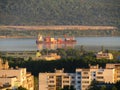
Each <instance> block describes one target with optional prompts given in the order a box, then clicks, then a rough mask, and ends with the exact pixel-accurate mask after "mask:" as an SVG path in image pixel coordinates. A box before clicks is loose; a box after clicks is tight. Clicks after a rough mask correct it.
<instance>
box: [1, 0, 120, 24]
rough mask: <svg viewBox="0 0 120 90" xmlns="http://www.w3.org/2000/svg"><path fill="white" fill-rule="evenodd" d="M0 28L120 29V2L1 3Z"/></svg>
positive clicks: (4, 0)
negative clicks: (119, 27) (12, 26)
mask: <svg viewBox="0 0 120 90" xmlns="http://www.w3.org/2000/svg"><path fill="white" fill-rule="evenodd" d="M0 25H108V26H109V25H110V26H119V25H120V1H119V0H0Z"/></svg>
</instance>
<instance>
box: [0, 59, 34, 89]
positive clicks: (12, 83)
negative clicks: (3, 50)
mask: <svg viewBox="0 0 120 90" xmlns="http://www.w3.org/2000/svg"><path fill="white" fill-rule="evenodd" d="M0 67H1V68H0V88H4V87H5V88H6V86H9V87H8V88H10V89H14V88H17V87H19V86H22V87H24V88H26V89H28V90H34V77H33V75H31V73H28V72H27V70H26V68H18V67H16V68H15V69H13V68H9V66H8V62H6V63H5V64H4V63H3V62H2V60H0ZM0 90H4V89H0Z"/></svg>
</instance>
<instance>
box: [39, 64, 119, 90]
mask: <svg viewBox="0 0 120 90" xmlns="http://www.w3.org/2000/svg"><path fill="white" fill-rule="evenodd" d="M93 80H96V81H99V82H104V83H115V82H117V81H119V80H120V64H106V67H105V68H101V67H99V65H95V66H91V65H90V68H87V69H83V68H78V69H76V71H75V73H64V69H62V70H55V73H39V90H59V89H60V88H63V87H65V86H73V87H74V88H75V89H76V90H87V89H88V88H89V86H90V84H91V82H92V81H93Z"/></svg>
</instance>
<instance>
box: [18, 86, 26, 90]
mask: <svg viewBox="0 0 120 90" xmlns="http://www.w3.org/2000/svg"><path fill="white" fill-rule="evenodd" d="M17 90H27V89H26V88H24V87H22V86H20V87H18V89H17Z"/></svg>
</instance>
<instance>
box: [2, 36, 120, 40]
mask: <svg viewBox="0 0 120 90" xmlns="http://www.w3.org/2000/svg"><path fill="white" fill-rule="evenodd" d="M77 37H120V36H117V35H116V36H111V35H108V36H102V35H84V36H75V38H77ZM35 38H37V37H34V36H0V39H35Z"/></svg>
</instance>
